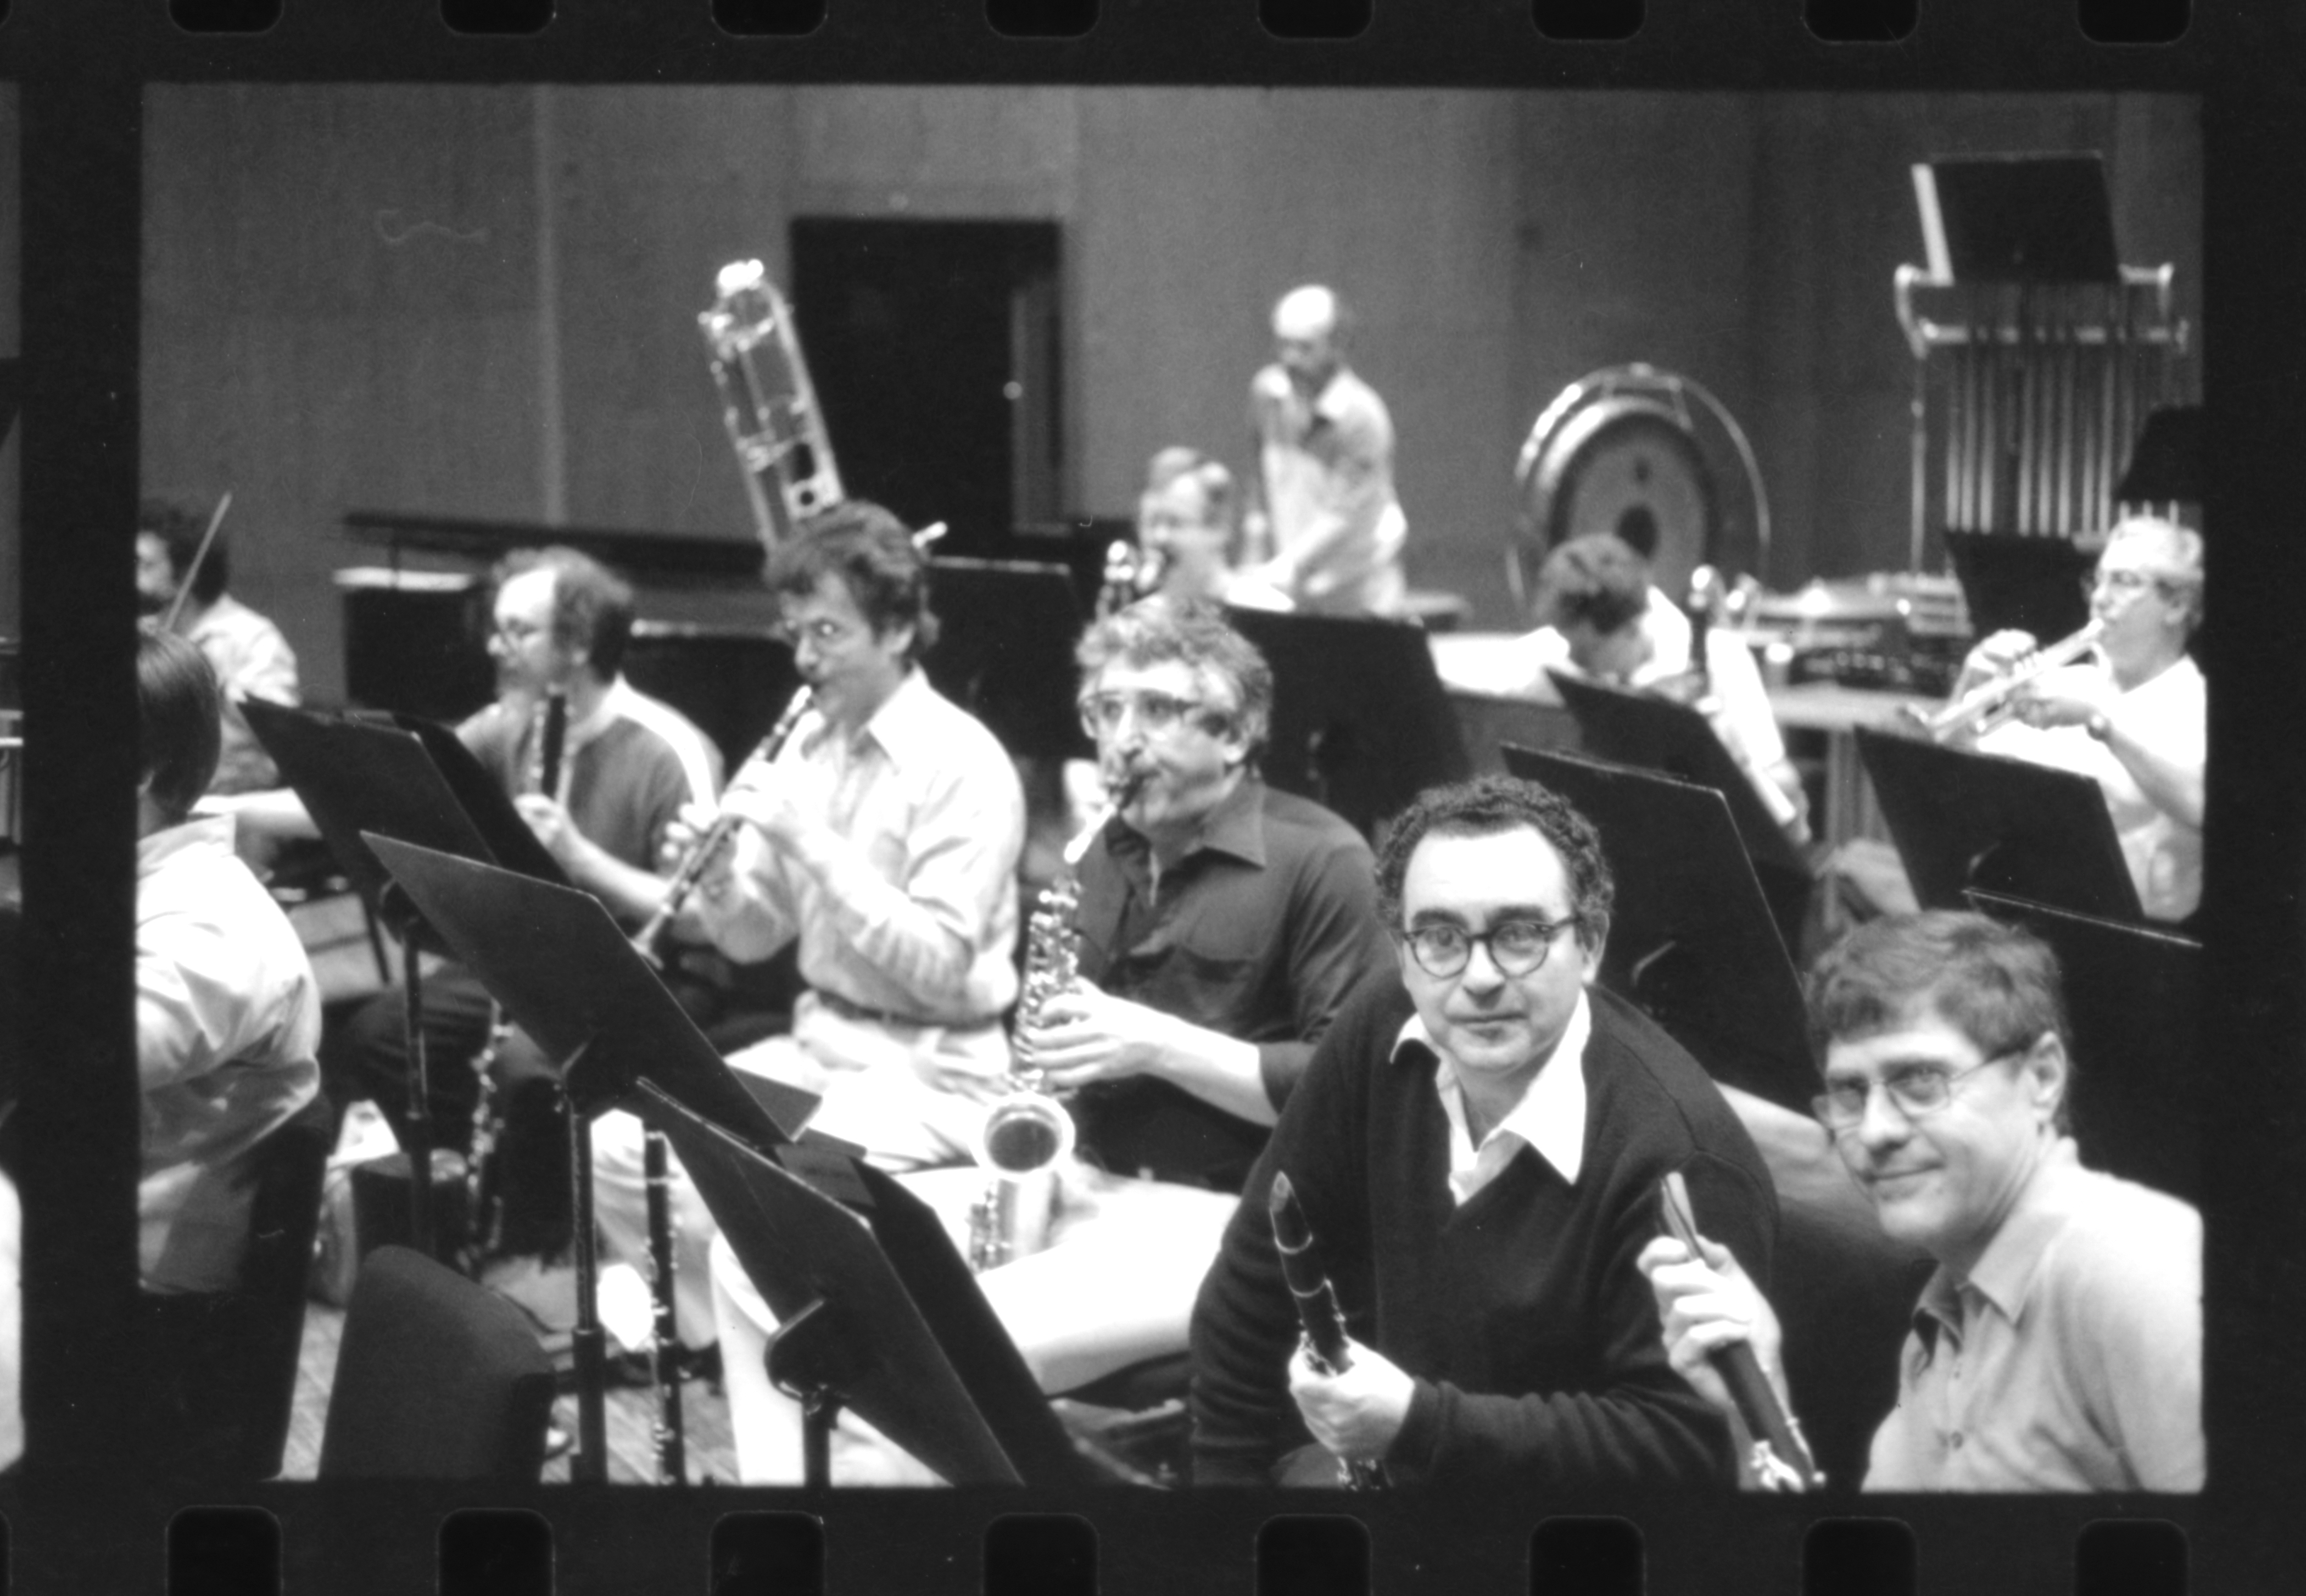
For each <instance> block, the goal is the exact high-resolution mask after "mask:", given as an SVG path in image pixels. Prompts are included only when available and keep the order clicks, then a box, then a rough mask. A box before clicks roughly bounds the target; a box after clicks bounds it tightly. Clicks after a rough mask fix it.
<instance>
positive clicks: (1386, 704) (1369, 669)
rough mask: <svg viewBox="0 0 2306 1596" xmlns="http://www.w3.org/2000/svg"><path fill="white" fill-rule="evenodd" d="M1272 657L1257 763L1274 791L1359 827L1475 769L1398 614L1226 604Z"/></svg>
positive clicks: (1416, 638) (1373, 827) (1240, 628)
mask: <svg viewBox="0 0 2306 1596" xmlns="http://www.w3.org/2000/svg"><path fill="white" fill-rule="evenodd" d="M1226 620H1227V621H1228V622H1230V623H1231V624H1232V626H1233V628H1234V630H1235V631H1237V632H1239V633H1240V634H1241V635H1242V636H1244V637H1246V638H1248V639H1249V640H1250V641H1251V643H1253V644H1256V645H1257V647H1258V650H1259V652H1260V653H1263V654H1264V655H1265V659H1266V662H1267V663H1268V664H1269V665H1271V666H1272V667H1273V722H1272V727H1271V730H1270V731H1269V733H1268V737H1267V739H1266V747H1265V755H1264V760H1263V764H1262V770H1263V772H1264V776H1265V780H1266V781H1268V782H1270V783H1271V784H1272V785H1273V786H1275V787H1277V788H1278V789H1281V790H1282V791H1284V792H1293V793H1296V794H1298V795H1299V796H1300V797H1302V798H1311V799H1312V800H1313V801H1314V802H1315V803H1318V804H1321V805H1323V806H1325V807H1328V808H1329V809H1331V810H1334V811H1335V812H1336V813H1337V814H1338V815H1342V816H1343V817H1344V818H1345V821H1346V822H1347V823H1348V824H1351V825H1353V826H1354V827H1356V828H1357V829H1359V830H1360V831H1361V832H1362V834H1363V835H1365V836H1374V835H1375V834H1376V832H1377V827H1378V824H1379V822H1381V821H1384V820H1388V819H1390V818H1391V817H1392V816H1393V815H1397V814H1399V813H1400V812H1401V811H1402V810H1403V809H1405V808H1406V807H1408V806H1409V803H1410V801H1411V800H1412V799H1413V798H1416V796H1417V795H1418V794H1419V793H1420V792H1422V791H1423V790H1424V789H1426V788H1428V787H1432V786H1437V785H1439V783H1441V782H1444V781H1463V780H1465V777H1466V776H1468V775H1470V774H1471V773H1472V771H1473V765H1472V762H1471V761H1470V760H1469V759H1467V757H1466V755H1465V739H1464V738H1462V737H1461V736H1460V735H1459V734H1458V730H1457V718H1456V713H1455V711H1453V710H1452V709H1451V707H1450V704H1449V699H1448V695H1447V694H1446V693H1445V692H1443V691H1442V687H1441V679H1440V677H1439V675H1438V674H1436V672H1435V671H1434V669H1433V651H1432V647H1431V644H1430V643H1429V642H1428V640H1427V638H1426V636H1425V634H1424V632H1423V631H1422V630H1421V629H1419V628H1418V627H1413V626H1407V625H1405V624H1403V623H1401V622H1399V621H1390V620H1373V619H1362V618H1357V617H1352V616H1334V615H1293V614H1288V613H1285V612H1283V611H1278V610H1241V609H1233V608H1228V609H1227V610H1226Z"/></svg>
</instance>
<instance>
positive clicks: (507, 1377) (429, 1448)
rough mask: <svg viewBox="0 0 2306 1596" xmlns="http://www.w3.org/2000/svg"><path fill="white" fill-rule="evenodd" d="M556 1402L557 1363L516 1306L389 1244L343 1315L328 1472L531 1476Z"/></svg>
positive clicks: (336, 1475) (323, 1455) (323, 1469)
mask: <svg viewBox="0 0 2306 1596" xmlns="http://www.w3.org/2000/svg"><path fill="white" fill-rule="evenodd" d="M551 1408H552V1364H551V1360H550V1359H549V1358H548V1357H547V1356H546V1355H545V1352H544V1349H543V1347H542V1345H541V1344H539V1343H538V1341H537V1338H536V1331H535V1329H534V1327H533V1326H532V1325H531V1324H530V1323H529V1321H528V1319H526V1318H525V1316H524V1315H523V1314H522V1313H521V1311H520V1310H519V1309H517V1308H516V1307H514V1306H513V1305H512V1304H511V1303H509V1302H506V1301H505V1300H504V1299H503V1298H501V1297H499V1296H498V1295H496V1294H495V1293H492V1292H491V1291H489V1290H488V1289H487V1288H486V1287H485V1286H481V1285H477V1284H474V1283H473V1282H472V1281H470V1280H467V1279H465V1276H462V1275H459V1274H457V1272H456V1271H455V1270H454V1269H451V1268H448V1267H446V1266H445V1265H441V1264H438V1263H435V1262H433V1261H432V1260H431V1259H429V1258H426V1257H425V1256H423V1254H422V1253H420V1252H416V1251H414V1250H410V1249H408V1248H406V1247H380V1248H378V1249H377V1250H375V1251H373V1252H372V1253H370V1254H369V1255H368V1258H367V1259H366V1260H365V1261H364V1262H363V1264H362V1266H361V1273H360V1280H359V1282H358V1284H355V1285H354V1287H353V1300H352V1305H351V1306H350V1308H349V1309H347V1310H346V1315H345V1335H344V1343H343V1346H342V1348H341V1350H340V1351H339V1353H338V1354H337V1378H336V1386H335V1388H334V1389H333V1390H331V1391H330V1393H329V1417H328V1424H327V1427H326V1429H325V1430H324V1431H323V1433H322V1436H321V1440H320V1478H322V1479H323V1480H346V1479H355V1478H371V1479H374V1478H392V1477H398V1478H416V1479H430V1480H479V1479H490V1480H501V1481H534V1480H536V1479H537V1477H538V1476H539V1475H540V1473H542V1470H543V1467H544V1429H545V1421H546V1420H547V1418H548V1417H549V1415H550V1413H551Z"/></svg>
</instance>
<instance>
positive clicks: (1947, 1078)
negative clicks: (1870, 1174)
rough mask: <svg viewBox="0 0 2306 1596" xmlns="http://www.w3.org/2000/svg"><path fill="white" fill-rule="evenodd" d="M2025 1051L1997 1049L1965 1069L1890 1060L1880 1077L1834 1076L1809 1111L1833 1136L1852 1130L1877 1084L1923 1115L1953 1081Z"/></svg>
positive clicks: (1949, 1091) (1945, 1099)
mask: <svg viewBox="0 0 2306 1596" xmlns="http://www.w3.org/2000/svg"><path fill="white" fill-rule="evenodd" d="M2024 1051H2026V1050H2025V1049H2024V1048H2022V1047H2018V1048H2012V1049H2011V1050H2010V1051H2009V1052H2007V1053H1997V1054H1994V1056H1993V1057H1992V1058H1990V1059H1987V1060H1986V1061H1985V1063H1976V1064H1972V1065H1970V1067H1969V1069H1967V1070H1944V1069H1940V1068H1939V1067H1938V1066H1937V1065H1935V1064H1893V1065H1892V1066H1891V1067H1890V1068H1889V1069H1887V1070H1885V1071H1883V1072H1882V1077H1881V1080H1879V1081H1878V1082H1877V1081H1873V1080H1837V1081H1834V1082H1832V1083H1831V1084H1829V1085H1828V1086H1827V1087H1826V1088H1825V1090H1823V1091H1822V1092H1820V1093H1819V1094H1818V1095H1817V1096H1816V1097H1812V1098H1811V1099H1810V1100H1809V1106H1810V1112H1811V1113H1812V1114H1815V1115H1817V1117H1818V1122H1820V1123H1821V1124H1823V1125H1824V1127H1825V1128H1826V1129H1827V1130H1829V1131H1832V1132H1833V1133H1834V1134H1835V1135H1836V1136H1840V1135H1842V1134H1844V1133H1845V1132H1848V1131H1855V1130H1856V1129H1857V1128H1858V1123H1859V1122H1861V1121H1863V1120H1864V1119H1865V1118H1866V1104H1867V1103H1869V1102H1871V1101H1872V1100H1873V1097H1874V1088H1875V1086H1876V1085H1879V1086H1880V1087H1881V1088H1882V1090H1883V1093H1884V1094H1886V1095H1887V1096H1888V1097H1889V1099H1890V1105H1891V1106H1892V1107H1893V1108H1895V1109H1896V1110H1897V1111H1898V1112H1899V1113H1900V1114H1902V1115H1904V1116H1905V1117H1906V1118H1907V1119H1909V1120H1918V1119H1924V1118H1926V1117H1927V1116H1929V1115H1931V1114H1935V1113H1937V1112H1938V1110H1940V1109H1941V1108H1943V1107H1944V1106H1945V1105H1947V1104H1949V1103H1951V1102H1952V1101H1953V1088H1954V1086H1955V1084H1956V1083H1957V1082H1959V1081H1963V1080H1969V1078H1970V1077H1971V1076H1973V1075H1975V1074H1977V1072H1978V1071H1980V1070H1984V1069H1986V1068H1988V1067H1990V1066H1992V1065H1994V1064H1998V1063H2001V1062H2002V1061H2003V1060H2004V1059H2009V1058H2015V1057H2017V1056H2018V1055H2019V1054H2021V1053H2023V1052H2024Z"/></svg>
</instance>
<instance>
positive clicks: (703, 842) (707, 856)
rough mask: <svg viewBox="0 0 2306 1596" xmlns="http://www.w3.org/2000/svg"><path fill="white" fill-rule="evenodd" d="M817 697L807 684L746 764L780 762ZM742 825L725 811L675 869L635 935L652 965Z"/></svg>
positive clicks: (645, 956)
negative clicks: (707, 869) (678, 918)
mask: <svg viewBox="0 0 2306 1596" xmlns="http://www.w3.org/2000/svg"><path fill="white" fill-rule="evenodd" d="M812 697H814V695H813V694H812V693H811V692H810V691H809V688H808V686H807V683H803V684H802V685H801V687H800V690H799V692H797V693H795V694H794V695H793V696H792V701H791V702H790V704H786V705H785V713H782V714H781V715H779V716H778V717H777V723H776V724H775V725H773V726H772V727H770V728H769V735H768V736H766V737H764V738H762V739H761V743H760V747H756V748H755V749H754V750H753V752H752V754H751V755H750V756H749V757H748V758H747V760H746V761H745V763H746V764H774V763H776V758H777V755H780V754H781V753H783V752H784V748H785V744H786V743H788V742H790V740H791V739H792V734H793V728H794V727H796V726H799V724H800V718H801V716H803V715H804V714H807V713H808V706H809V702H810V700H811V698H812ZM740 768H741V767H740ZM739 824H741V822H739V819H738V817H737V816H736V815H731V814H729V813H727V812H726V811H723V812H722V814H721V815H719V816H718V817H717V818H715V819H714V821H713V824H711V825H709V826H707V827H705V834H704V835H703V836H701V837H699V838H697V840H696V841H695V842H694V843H692V844H691V845H690V846H689V849H688V853H686V854H684V855H683V856H682V857H681V860H680V863H679V866H677V867H675V869H674V870H673V873H672V879H671V880H670V882H668V883H665V889H664V900H663V901H662V902H661V903H659V904H658V905H657V906H656V912H655V913H653V914H652V915H650V916H649V917H648V923H647V924H646V925H645V926H642V927H641V928H640V930H639V931H638V932H636V934H635V935H634V936H633V946H634V947H636V948H637V949H639V950H640V952H641V956H642V957H643V958H645V959H646V960H648V961H649V962H650V963H652V964H654V963H657V962H659V960H658V959H657V953H656V944H657V939H658V938H660V937H662V935H664V931H665V927H666V926H670V925H671V924H672V922H673V917H675V916H677V915H679V913H680V910H681V906H682V905H683V904H685V903H687V902H688V895H689V894H690V893H691V892H695V891H696V883H698V882H700V881H702V880H703V879H704V878H705V867H706V866H709V865H711V864H712V863H713V859H714V858H715V857H717V856H718V855H719V853H720V852H721V850H722V849H724V848H726V847H728V846H729V843H730V839H732V838H734V837H735V836H736V834H737V827H738V826H739Z"/></svg>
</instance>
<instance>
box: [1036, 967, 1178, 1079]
mask: <svg viewBox="0 0 2306 1596" xmlns="http://www.w3.org/2000/svg"><path fill="white" fill-rule="evenodd" d="M1177 1023H1178V1022H1177V1021H1176V1020H1174V1019H1173V1018H1172V1017H1171V1016H1169V1015H1167V1014H1164V1013H1162V1012H1161V1011H1159V1010H1157V1009H1149V1008H1147V1007H1146V1006H1145V1005H1144V1004H1142V1003H1131V1002H1130V1001H1129V1000H1128V999H1126V998H1119V997H1115V996H1113V995H1112V994H1109V993H1106V992H1102V991H1099V990H1098V989H1097V987H1095V986H1082V987H1081V988H1080V990H1079V991H1076V992H1067V993H1062V994H1058V995H1057V996H1055V997H1052V998H1050V999H1049V1000H1048V1001H1047V1002H1046V1003H1044V1004H1043V1005H1042V1007H1041V1012H1040V1017H1039V1023H1038V1024H1037V1025H1035V1026H1033V1027H1032V1028H1030V1029H1029V1030H1027V1031H1025V1032H1024V1033H1023V1035H1022V1037H1021V1043H1022V1045H1023V1052H1024V1055H1025V1062H1026V1063H1029V1065H1031V1066H1032V1067H1033V1068H1035V1069H1037V1070H1040V1071H1043V1072H1044V1075H1043V1079H1044V1080H1046V1082H1047V1083H1048V1085H1050V1086H1051V1087H1053V1088H1056V1089H1057V1090H1060V1091H1071V1090H1072V1089H1073V1088H1076V1087H1081V1086H1086V1085H1088V1084H1089V1082H1090V1081H1092V1080H1122V1079H1123V1078H1124V1077H1126V1076H1131V1075H1146V1074H1159V1073H1162V1064H1163V1061H1164V1060H1165V1059H1166V1056H1167V1054H1168V1052H1169V1042H1170V1038H1171V1037H1173V1036H1174V1034H1175V1032H1176V1030H1177Z"/></svg>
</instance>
